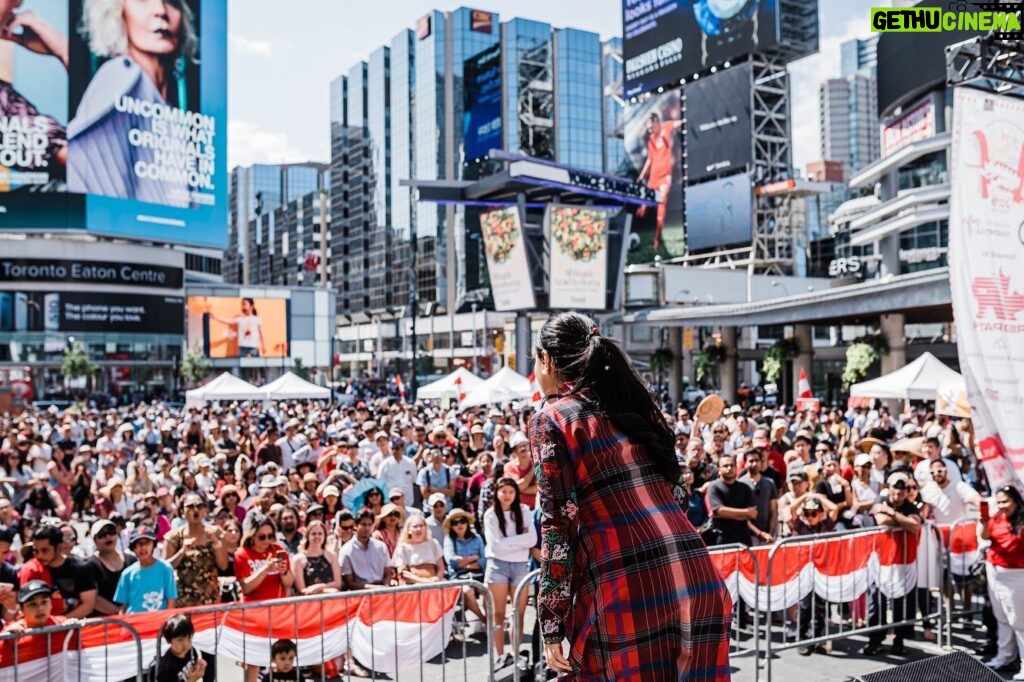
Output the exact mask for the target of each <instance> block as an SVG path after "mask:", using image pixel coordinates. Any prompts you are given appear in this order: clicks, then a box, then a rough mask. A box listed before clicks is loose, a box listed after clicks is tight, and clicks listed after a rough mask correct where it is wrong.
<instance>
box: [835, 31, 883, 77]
mask: <svg viewBox="0 0 1024 682" xmlns="http://www.w3.org/2000/svg"><path fill="white" fill-rule="evenodd" d="M839 61H840V67H839V73H840V75H841V76H842V77H843V78H847V77H848V76H857V75H860V76H867V77H869V78H877V77H878V36H877V35H875V36H872V37H870V38H866V39H864V40H861V39H859V38H854V39H853V40H847V41H846V42H844V43H842V44H840V45H839Z"/></svg>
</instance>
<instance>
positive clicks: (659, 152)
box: [637, 112, 683, 251]
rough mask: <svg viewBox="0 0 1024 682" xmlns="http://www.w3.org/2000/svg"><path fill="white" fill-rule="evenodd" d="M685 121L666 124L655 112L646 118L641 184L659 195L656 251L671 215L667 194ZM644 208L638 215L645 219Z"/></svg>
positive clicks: (655, 236) (655, 233)
mask: <svg viewBox="0 0 1024 682" xmlns="http://www.w3.org/2000/svg"><path fill="white" fill-rule="evenodd" d="M682 124H683V122H682V121H665V122H664V123H662V121H661V116H660V115H658V114H657V113H656V112H652V113H651V115H650V116H649V117H648V118H647V160H646V161H644V167H643V168H641V169H640V176H639V180H640V181H642V182H643V181H646V183H647V187H648V188H649V189H653V190H655V191H657V192H659V194H658V220H657V226H656V227H655V230H654V250H655V251H657V250H658V244H659V243H660V241H661V230H662V228H664V227H665V216H666V214H667V213H668V193H669V189H671V187H672V170H673V168H674V167H675V164H676V163H677V161H678V159H677V156H678V155H677V154H676V144H675V139H676V131H677V130H678V129H679V127H680V126H681V125H682ZM643 214H644V210H643V209H641V210H640V211H638V212H637V215H638V216H640V217H641V218H642V217H643Z"/></svg>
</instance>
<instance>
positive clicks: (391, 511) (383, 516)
mask: <svg viewBox="0 0 1024 682" xmlns="http://www.w3.org/2000/svg"><path fill="white" fill-rule="evenodd" d="M403 523H405V510H403V509H402V508H401V507H399V506H398V505H396V504H391V503H390V502H388V503H387V504H385V505H384V508H383V509H381V510H380V514H378V515H377V528H376V529H375V530H374V531H373V536H372V537H373V538H374V539H375V540H380V541H381V542H383V543H384V544H385V545H387V548H388V555H389V556H392V557H393V556H395V548H396V547H398V539H399V537H400V536H401V535H402V524H403Z"/></svg>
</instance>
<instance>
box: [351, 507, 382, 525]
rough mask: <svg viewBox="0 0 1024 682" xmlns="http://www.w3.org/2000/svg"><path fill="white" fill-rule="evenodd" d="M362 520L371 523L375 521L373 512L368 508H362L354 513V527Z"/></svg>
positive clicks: (375, 516)
mask: <svg viewBox="0 0 1024 682" xmlns="http://www.w3.org/2000/svg"><path fill="white" fill-rule="evenodd" d="M363 519H370V520H371V521H376V520H377V515H376V514H374V513H373V510H372V509H370V508H369V507H363V508H362V509H360V510H359V511H358V512H356V525H358V524H359V522H360V521H362V520H363Z"/></svg>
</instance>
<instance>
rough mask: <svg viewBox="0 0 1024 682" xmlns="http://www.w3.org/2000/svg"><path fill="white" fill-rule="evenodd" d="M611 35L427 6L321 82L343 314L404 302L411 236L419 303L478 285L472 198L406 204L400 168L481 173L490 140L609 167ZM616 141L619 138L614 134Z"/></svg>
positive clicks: (452, 301) (617, 61) (481, 283)
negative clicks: (409, 25)
mask: <svg viewBox="0 0 1024 682" xmlns="http://www.w3.org/2000/svg"><path fill="white" fill-rule="evenodd" d="M618 43H619V41H609V43H608V44H603V43H602V42H601V39H600V36H598V35H597V34H595V33H590V32H587V31H581V30H577V29H573V28H553V27H552V26H551V25H550V24H546V23H543V22H537V21H531V20H528V19H518V18H517V19H512V20H509V21H506V22H504V23H502V22H500V20H499V16H498V15H497V14H496V13H493V12H486V11H481V10H473V9H469V8H460V9H457V10H454V11H452V12H440V11H432V12H430V13H428V14H426V15H425V16H423V17H421V18H420V19H419V21H418V22H417V23H416V26H415V29H413V30H408V29H407V30H403V31H401V32H400V33H399V34H397V35H396V36H395V37H394V38H393V39H392V40H391V41H390V42H389V44H388V45H385V46H382V47H380V48H378V49H377V50H376V51H374V52H373V53H372V54H371V55H370V56H369V57H368V58H367V60H366V61H363V62H359V63H357V64H355V65H354V66H352V67H351V68H350V69H348V70H347V71H346V72H345V73H343V74H342V75H341V76H339V77H338V78H337V79H335V81H334V82H333V83H332V84H331V183H332V186H331V214H332V216H334V218H335V224H336V225H337V226H338V229H337V230H336V231H335V233H334V235H333V240H332V241H333V244H332V247H334V246H337V247H338V248H337V249H336V250H335V251H334V252H335V253H339V254H341V258H340V259H337V260H336V261H335V262H334V263H333V264H332V269H334V270H335V272H336V273H337V274H340V275H343V276H342V277H341V278H340V279H339V280H338V281H339V297H338V305H339V310H338V312H339V314H341V315H344V316H345V317H347V318H348V319H349V320H351V321H352V322H354V323H359V322H366V321H368V320H369V319H370V318H374V317H380V316H389V315H391V316H394V315H397V314H399V313H401V312H402V311H405V310H406V308H407V307H408V304H409V300H410V293H411V286H410V285H411V283H412V281H411V277H412V255H413V243H412V237H413V235H415V241H416V243H415V251H416V258H417V267H416V289H417V296H418V299H419V301H420V302H421V303H424V304H425V303H431V302H433V303H434V304H436V306H435V307H440V308H441V309H443V310H445V311H446V312H454V311H456V310H458V309H460V308H461V307H462V306H463V305H465V304H466V303H467V301H468V300H470V299H474V300H478V301H480V300H481V298H482V297H483V296H485V292H486V286H485V284H486V266H485V265H484V259H483V257H482V250H481V247H480V240H479V234H478V232H479V226H478V225H477V224H476V223H477V218H476V214H475V213H474V212H473V210H472V209H470V210H467V209H466V208H464V207H461V206H445V205H438V204H433V203H422V204H420V203H417V202H416V201H415V199H414V196H413V195H412V193H411V192H410V190H409V188H408V187H406V186H404V185H403V184H402V183H403V181H404V180H409V179H416V180H421V181H423V180H457V179H465V178H477V177H480V176H481V175H486V174H487V173H488V172H489V169H488V165H487V164H486V162H485V161H484V159H485V158H486V156H487V153H488V152H489V151H490V150H491V149H502V150H505V151H509V152H513V153H521V154H526V155H529V156H534V157H538V158H542V159H548V160H551V161H555V162H558V163H561V164H564V165H569V166H574V167H579V168H583V169H587V170H591V171H597V172H601V171H605V170H608V171H614V170H615V167H617V165H618V161H619V159H620V158H621V156H622V150H621V149H618V148H614V149H613V147H615V145H614V144H613V143H612V142H609V139H611V140H615V139H616V138H615V137H614V136H615V131H616V126H617V125H618V122H619V119H620V118H621V117H620V115H619V112H620V111H621V97H619V98H618V102H617V103H615V102H613V104H612V105H611V106H610V107H603V106H602V101H603V99H607V97H609V94H608V93H609V92H610V91H612V90H613V86H614V85H615V84H616V83H620V82H621V46H620V45H618ZM618 145H619V146H620V147H621V140H619V142H618Z"/></svg>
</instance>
